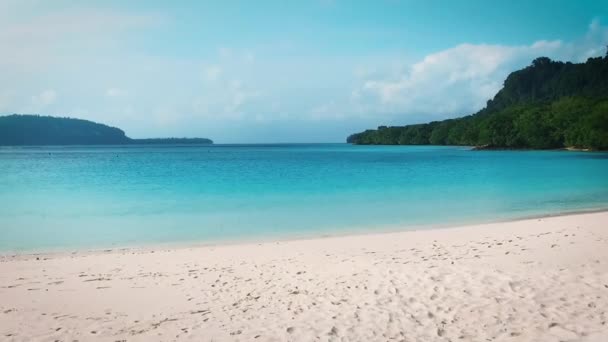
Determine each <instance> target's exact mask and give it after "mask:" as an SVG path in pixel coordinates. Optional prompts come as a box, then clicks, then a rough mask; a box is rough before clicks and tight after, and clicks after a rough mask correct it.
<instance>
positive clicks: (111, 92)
mask: <svg viewBox="0 0 608 342" xmlns="http://www.w3.org/2000/svg"><path fill="white" fill-rule="evenodd" d="M106 96H107V97H122V96H127V91H126V90H123V89H120V88H109V89H107V90H106Z"/></svg>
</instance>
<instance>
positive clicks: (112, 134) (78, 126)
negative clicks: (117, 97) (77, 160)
mask: <svg viewBox="0 0 608 342" xmlns="http://www.w3.org/2000/svg"><path fill="white" fill-rule="evenodd" d="M212 143H213V142H212V141H211V140H209V139H204V138H191V139H188V138H166V139H131V138H129V137H127V136H126V135H125V132H123V131H122V130H121V129H119V128H116V127H110V126H106V125H103V124H99V123H95V122H91V121H87V120H81V119H71V118H56V117H52V116H39V115H17V114H13V115H8V116H0V146H2V145H4V146H18V145H124V144H212Z"/></svg>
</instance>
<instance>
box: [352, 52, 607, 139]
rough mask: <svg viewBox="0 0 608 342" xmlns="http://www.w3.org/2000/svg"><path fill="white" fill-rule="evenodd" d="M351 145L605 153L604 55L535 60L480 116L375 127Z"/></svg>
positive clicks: (508, 81) (355, 136)
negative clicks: (577, 59) (582, 60)
mask: <svg viewBox="0 0 608 342" xmlns="http://www.w3.org/2000/svg"><path fill="white" fill-rule="evenodd" d="M347 142H349V143H354V144H382V145H429V144H430V145H467V146H483V147H487V148H518V149H519V148H522V149H523V148H532V149H554V148H564V147H574V148H585V149H597V150H606V149H608V55H607V56H606V57H597V58H589V59H588V60H587V61H586V62H585V63H579V64H575V63H569V62H568V63H563V62H558V61H552V60H551V59H549V58H547V57H540V58H537V59H535V60H534V61H533V62H532V65H530V66H528V67H526V68H524V69H522V70H518V71H515V72H513V73H511V74H510V75H509V76H508V77H507V79H506V80H505V82H504V86H503V88H502V89H501V90H500V91H499V92H498V93H497V94H496V95H495V96H494V98H493V99H491V100H489V101H488V102H487V105H486V107H485V108H483V109H482V110H480V111H479V112H477V113H475V114H472V115H468V116H465V117H461V118H457V119H449V120H444V121H434V122H430V123H426V124H417V125H407V126H396V127H387V126H380V127H378V129H375V130H367V131H364V132H361V133H357V134H353V135H351V136H349V137H348V139H347Z"/></svg>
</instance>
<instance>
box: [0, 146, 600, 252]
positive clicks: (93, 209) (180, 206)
mask: <svg viewBox="0 0 608 342" xmlns="http://www.w3.org/2000/svg"><path fill="white" fill-rule="evenodd" d="M597 209H608V153H600V152H592V153H589V152H567V151H471V150H470V148H467V147H439V146H354V145H348V144H272V145H198V146H168V145H167V146H149V145H148V146H65V147H61V146H57V147H14V148H8V147H3V148H0V251H2V252H15V251H51V250H80V249H97V248H114V247H127V246H145V245H151V244H152V245H154V244H174V243H175V244H184V243H185V244H199V243H222V242H234V241H258V240H259V241H265V240H273V239H284V238H301V237H317V236H326V235H336V234H350V233H369V232H377V231H389V230H408V229H429V228H433V227H438V226H454V225H460V224H471V223H484V222H491V221H501V220H510V219H518V218H525V217H530V216H537V215H552V214H560V213H567V212H576V211H582V210H597Z"/></svg>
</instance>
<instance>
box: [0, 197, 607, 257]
mask: <svg viewBox="0 0 608 342" xmlns="http://www.w3.org/2000/svg"><path fill="white" fill-rule="evenodd" d="M603 212H608V207H604V208H591V209H580V210H578V209H574V210H572V211H561V212H556V213H545V214H536V215H525V216H521V217H514V218H506V219H498V220H487V221H470V222H459V223H454V224H450V223H446V224H433V225H412V226H404V225H399V224H396V225H383V226H379V227H377V228H376V230H373V231H372V230H366V229H360V230H351V231H343V232H336V231H334V232H329V233H323V234H315V233H312V234H310V235H300V236H297V235H295V234H294V235H291V236H284V237H277V236H266V237H262V238H261V239H258V238H257V237H255V238H243V239H226V240H214V241H209V242H202V241H173V242H160V243H159V242H150V243H140V244H134V245H120V246H118V245H117V246H106V247H93V248H87V247H84V248H63V247H58V248H51V249H42V250H35V249H33V250H23V251H2V250H0V260H2V259H5V258H12V259H14V258H18V257H28V256H36V257H48V256H59V255H74V254H78V255H87V254H98V253H104V254H105V253H111V252H114V251H149V250H155V249H191V248H204V247H219V246H234V245H254V244H267V243H281V242H283V243H284V242H290V241H302V240H305V241H308V240H317V239H331V238H340V237H349V236H369V235H376V234H380V235H383V234H393V233H407V232H418V231H436V230H446V229H458V228H464V227H475V226H481V225H488V224H499V223H509V222H518V221H526V220H534V219H543V218H552V217H564V216H576V215H584V214H592V213H603Z"/></svg>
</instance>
